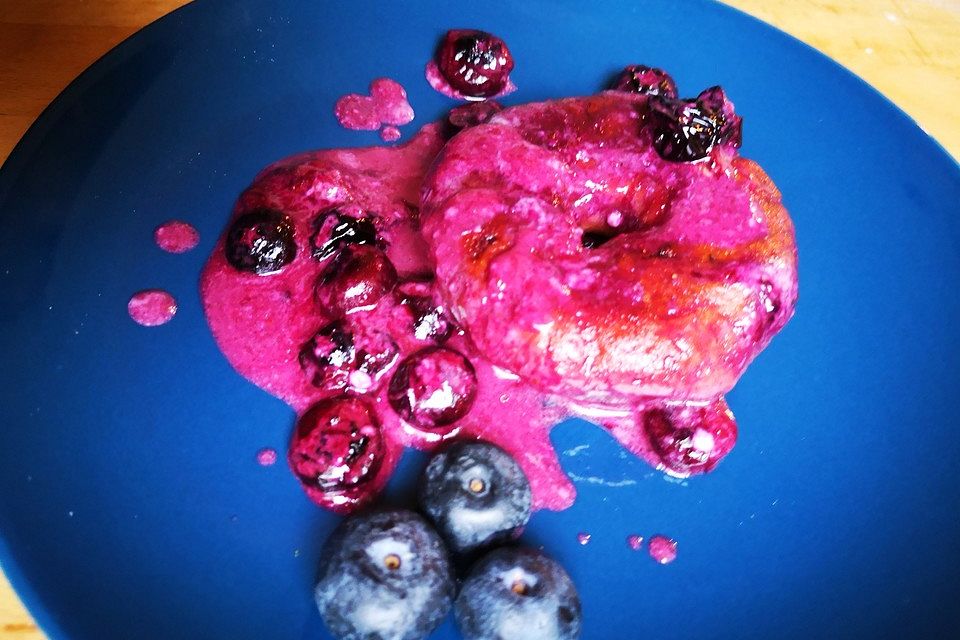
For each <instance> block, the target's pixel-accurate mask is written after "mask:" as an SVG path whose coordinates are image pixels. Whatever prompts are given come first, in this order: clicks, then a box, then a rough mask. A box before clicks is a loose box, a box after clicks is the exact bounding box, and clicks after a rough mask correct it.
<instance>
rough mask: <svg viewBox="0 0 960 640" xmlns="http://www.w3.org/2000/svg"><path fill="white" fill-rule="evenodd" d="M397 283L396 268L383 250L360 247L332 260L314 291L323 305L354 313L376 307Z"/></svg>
mask: <svg viewBox="0 0 960 640" xmlns="http://www.w3.org/2000/svg"><path fill="white" fill-rule="evenodd" d="M396 284H397V271H396V269H394V268H393V263H391V262H390V260H389V258H387V256H386V254H385V253H384V252H383V251H380V250H379V249H375V248H372V247H357V248H356V249H353V250H351V251H349V252H344V253H341V254H340V255H339V256H338V257H337V258H336V259H335V260H334V261H333V262H331V263H330V264H329V266H328V267H327V268H326V269H325V270H324V272H323V273H322V274H320V278H319V279H318V280H317V286H316V288H315V291H314V293H315V296H316V299H317V302H318V303H319V304H320V305H321V307H322V308H324V309H327V310H331V311H334V312H337V313H351V312H353V311H361V310H365V309H371V308H373V307H375V306H376V304H377V303H378V302H380V299H381V298H383V297H384V296H385V295H387V294H388V293H390V292H391V291H392V290H393V287H394V286H396Z"/></svg>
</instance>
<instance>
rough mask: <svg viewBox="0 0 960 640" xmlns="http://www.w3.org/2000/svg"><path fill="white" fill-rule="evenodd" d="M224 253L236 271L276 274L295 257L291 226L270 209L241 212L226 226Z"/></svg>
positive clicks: (280, 215) (285, 218)
mask: <svg viewBox="0 0 960 640" xmlns="http://www.w3.org/2000/svg"><path fill="white" fill-rule="evenodd" d="M224 251H225V252H226V257H227V262H229V263H230V264H231V265H232V266H233V268H234V269H237V270H238V271H248V272H250V273H255V274H257V275H260V276H265V275H269V274H271V273H276V272H278V271H280V270H281V269H283V268H284V267H285V266H286V265H288V264H290V263H291V262H292V261H293V259H294V258H295V257H296V255H297V244H296V242H295V241H294V238H293V223H292V222H291V221H290V218H288V217H287V216H286V215H284V214H283V213H280V212H279V211H274V210H272V209H256V210H254V211H251V212H249V213H245V214H243V215H242V216H240V217H239V218H237V219H236V220H234V221H233V224H231V225H230V230H229V231H228V232H227V238H226V243H225V244H224Z"/></svg>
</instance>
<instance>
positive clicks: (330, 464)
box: [287, 396, 384, 506]
mask: <svg viewBox="0 0 960 640" xmlns="http://www.w3.org/2000/svg"><path fill="white" fill-rule="evenodd" d="M383 450H384V446H383V434H382V432H381V430H380V423H379V422H378V421H377V417H376V414H375V413H373V411H372V410H371V409H370V407H369V406H368V405H367V403H366V402H364V401H363V400H361V399H360V398H355V397H352V396H338V397H334V398H328V399H326V400H321V401H320V402H318V403H317V404H315V405H313V407H311V408H310V409H309V410H308V411H307V412H306V413H305V414H303V416H301V418H300V420H299V421H298V422H297V427H296V430H295V431H294V435H293V441H292V442H291V443H290V450H289V452H288V453H287V458H288V461H289V462H290V468H291V469H293V472H294V474H295V475H296V476H297V478H298V479H299V480H300V482H301V483H302V484H303V486H304V488H305V489H306V490H307V493H308V494H309V495H310V497H311V498H313V499H314V500H316V501H317V502H319V503H321V504H325V505H327V506H341V505H344V504H347V503H349V502H350V501H352V500H356V499H358V498H359V497H360V494H361V491H362V489H363V486H364V485H365V484H366V483H368V482H369V481H370V480H371V479H373V478H374V477H375V476H376V475H377V471H378V470H379V469H380V465H381V463H382V459H383Z"/></svg>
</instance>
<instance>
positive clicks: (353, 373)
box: [298, 318, 399, 393]
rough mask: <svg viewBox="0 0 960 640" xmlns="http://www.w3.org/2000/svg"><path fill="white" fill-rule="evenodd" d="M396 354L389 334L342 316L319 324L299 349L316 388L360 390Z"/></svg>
mask: <svg viewBox="0 0 960 640" xmlns="http://www.w3.org/2000/svg"><path fill="white" fill-rule="evenodd" d="M398 355H399V349H398V347H397V344H396V343H395V342H394V341H393V339H392V338H390V336H389V335H387V334H386V333H384V332H382V331H377V330H376V329H370V328H367V327H366V326H364V325H360V324H356V323H354V322H352V321H351V320H350V319H348V318H344V319H341V320H334V321H332V322H329V323H327V324H325V325H323V326H322V327H320V329H318V330H317V332H316V333H315V334H313V336H312V337H311V338H310V339H309V340H307V342H306V343H304V345H303V346H302V347H301V348H300V354H299V356H298V361H299V363H300V368H301V369H302V370H303V372H304V373H305V374H306V375H307V376H308V377H309V379H310V382H311V383H312V384H313V385H314V386H315V387H320V388H322V389H326V390H329V391H337V390H341V389H347V388H349V389H352V390H354V391H358V392H360V393H363V392H365V391H368V390H370V389H371V388H373V387H374V386H375V385H376V383H377V382H378V381H379V380H380V378H381V377H383V376H384V375H385V374H386V373H387V371H389V370H390V369H391V367H393V365H394V364H395V363H396V361H397V357H398Z"/></svg>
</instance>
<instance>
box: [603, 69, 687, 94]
mask: <svg viewBox="0 0 960 640" xmlns="http://www.w3.org/2000/svg"><path fill="white" fill-rule="evenodd" d="M610 88H611V89H616V90H617V91H628V92H630V93H639V94H641V95H648V96H664V97H666V98H676V97H677V85H676V83H675V82H674V81H673V78H671V77H670V75H669V74H668V73H667V72H666V71H664V70H663V69H657V68H656V67H648V66H646V65H642V64H632V65H630V66H628V67H626V68H624V70H623V71H621V72H620V75H618V76H617V79H616V80H614V81H613V84H612V85H611V86H610Z"/></svg>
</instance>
